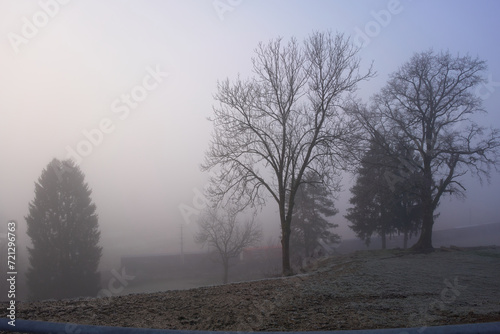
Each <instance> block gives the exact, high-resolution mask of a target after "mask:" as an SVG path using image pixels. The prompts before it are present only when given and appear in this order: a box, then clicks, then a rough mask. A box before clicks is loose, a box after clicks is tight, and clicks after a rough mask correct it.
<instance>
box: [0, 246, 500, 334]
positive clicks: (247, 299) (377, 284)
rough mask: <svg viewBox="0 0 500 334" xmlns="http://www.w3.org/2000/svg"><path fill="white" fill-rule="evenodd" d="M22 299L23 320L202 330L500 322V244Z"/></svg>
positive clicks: (367, 255)
mask: <svg viewBox="0 0 500 334" xmlns="http://www.w3.org/2000/svg"><path fill="white" fill-rule="evenodd" d="M4 306H5V305H2V307H4ZM18 306H19V307H18V310H17V317H18V318H21V319H30V320H45V321H57V322H72V323H80V324H92V325H111V326H125V327H146V328H165V329H192V330H245V331H250V330H251V331H291V330H338V329H369V328H395V327H425V326H435V325H449V324H462V323H473V322H490V321H500V248H498V247H496V248H482V249H467V250H450V249H447V250H438V251H436V252H434V253H431V254H408V253H403V252H400V251H370V252H368V251H366V252H356V253H354V254H350V255H344V256H336V257H331V258H328V259H323V260H320V261H318V262H316V263H315V265H314V267H313V268H310V271H309V272H308V273H306V274H301V275H297V276H293V277H289V278H279V279H269V280H262V281H253V282H242V283H235V284H227V285H220V286H213V287H203V288H197V289H191V290H183V291H167V292H158V293H151V294H135V295H127V296H120V297H111V298H101V299H77V300H63V301H45V302H31V303H28V302H26V303H19V305H18Z"/></svg>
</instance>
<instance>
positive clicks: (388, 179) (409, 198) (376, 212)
mask: <svg viewBox="0 0 500 334" xmlns="http://www.w3.org/2000/svg"><path fill="white" fill-rule="evenodd" d="M394 146H398V145H397V144H395V145H394ZM399 152H400V155H399V157H400V158H403V157H404V159H396V158H393V157H391V156H390V155H388V154H387V148H385V147H383V146H381V145H379V144H377V143H376V142H375V141H373V142H372V143H371V146H370V149H369V150H368V152H367V153H366V154H365V156H364V157H363V160H362V162H361V165H360V168H359V170H358V178H357V180H356V184H355V185H354V186H353V187H352V188H351V192H352V195H353V196H352V197H351V199H350V200H349V202H350V203H351V204H352V205H353V207H351V208H349V209H347V212H348V213H347V215H346V216H345V217H346V218H347V219H348V220H349V221H350V222H351V223H352V225H350V226H349V227H350V228H351V229H352V230H353V231H354V232H355V233H356V235H357V236H358V238H360V239H362V240H364V241H365V243H366V244H367V245H369V244H370V240H371V236H372V235H373V234H374V233H376V234H378V235H379V236H380V238H381V240H382V248H383V249H385V248H386V244H387V236H390V235H393V234H396V233H402V234H404V246H405V248H406V246H407V241H408V238H409V237H411V235H413V234H415V233H417V232H418V230H419V228H420V225H421V206H420V204H419V196H418V195H419V194H418V192H416V191H418V187H417V184H418V182H419V174H418V173H417V172H416V171H415V170H414V169H413V168H412V166H411V165H408V164H404V163H402V161H403V162H407V161H412V159H414V158H411V156H412V153H411V152H405V151H404V150H403V149H401V148H400V149H399Z"/></svg>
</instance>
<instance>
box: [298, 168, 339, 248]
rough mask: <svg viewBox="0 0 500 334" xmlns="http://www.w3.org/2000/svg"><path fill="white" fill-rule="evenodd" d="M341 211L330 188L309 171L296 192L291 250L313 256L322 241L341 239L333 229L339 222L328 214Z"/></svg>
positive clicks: (328, 242)
mask: <svg viewBox="0 0 500 334" xmlns="http://www.w3.org/2000/svg"><path fill="white" fill-rule="evenodd" d="M337 213H338V210H337V209H336V208H335V206H334V203H333V200H332V193H331V191H330V190H329V189H328V188H327V187H326V186H325V185H324V184H321V182H320V180H319V178H317V177H315V175H314V174H313V173H312V172H310V173H308V174H306V176H305V183H303V184H301V185H300V187H299V189H298V191H297V194H296V195H295V211H294V213H293V217H292V225H291V228H292V234H291V236H290V238H291V239H290V245H291V251H292V253H293V254H294V255H302V256H305V257H310V256H312V255H313V252H314V250H315V249H317V247H319V246H321V243H322V242H324V243H327V244H332V243H338V242H339V241H340V236H339V235H338V234H336V233H333V231H332V229H333V228H336V227H337V226H338V225H337V224H334V223H331V222H329V221H328V220H327V219H326V218H327V217H332V216H334V215H335V214H337Z"/></svg>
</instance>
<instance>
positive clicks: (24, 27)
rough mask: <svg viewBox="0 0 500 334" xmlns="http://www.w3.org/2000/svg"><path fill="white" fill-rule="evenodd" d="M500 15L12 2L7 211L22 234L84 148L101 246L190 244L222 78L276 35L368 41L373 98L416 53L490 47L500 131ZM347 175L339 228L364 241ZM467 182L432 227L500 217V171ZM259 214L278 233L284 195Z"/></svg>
mask: <svg viewBox="0 0 500 334" xmlns="http://www.w3.org/2000/svg"><path fill="white" fill-rule="evenodd" d="M499 14H500V2H499V1H494V0H491V1H456V0H454V1H410V0H400V1H396V0H391V1H387V0H386V1H347V0H342V1H305V0H302V1H290V0H286V1H285V0H283V1H277V0H275V1H271V0H265V1H264V0H254V1H250V0H241V1H237V0H232V1H229V0H216V1H213V0H203V1H202V0H198V1H194V0H193V1H186V0H172V1H160V0H156V1H154V0H149V1H148V0H142V1H138V0H108V1H97V0H85V1H83V0H72V1H68V0H65V1H63V0H59V1H57V0H40V1H27V0H1V1H0V113H1V114H0V115H1V122H0V152H1V153H2V164H1V167H0V189H1V193H2V196H1V201H0V221H1V222H3V223H6V222H7V220H9V219H16V220H17V221H18V222H19V229H20V231H21V232H22V231H25V229H26V222H25V220H24V216H26V215H27V213H28V203H29V202H30V201H32V200H33V196H34V182H35V181H36V180H37V179H38V177H39V176H40V174H41V171H42V169H43V168H45V167H46V165H47V164H48V163H49V162H50V161H51V160H52V158H54V157H55V158H58V159H65V158H67V157H68V156H69V155H70V153H69V152H72V151H74V152H77V153H78V151H80V152H83V153H81V154H80V158H79V161H78V163H79V166H80V168H81V169H82V171H83V172H84V173H85V175H86V181H87V182H88V184H89V186H90V188H91V189H92V190H93V194H92V199H93V201H94V202H95V204H96V205H97V208H98V214H99V217H100V220H99V223H100V228H101V231H102V244H103V246H104V247H105V248H104V253H105V255H106V252H107V251H109V250H110V249H115V250H118V251H119V252H122V253H130V252H132V249H133V250H134V251H135V250H137V251H139V252H141V253H165V252H174V251H177V250H178V249H179V233H180V224H181V223H183V222H184V223H185V226H186V228H185V237H186V239H190V240H188V241H189V242H190V241H191V240H192V236H191V233H192V232H193V231H195V229H196V228H195V224H194V216H191V218H193V220H192V221H190V222H189V224H188V222H186V221H185V219H184V218H183V216H182V215H181V213H180V210H179V208H184V209H186V208H193V210H194V209H196V205H194V204H193V200H196V196H195V192H194V190H196V191H200V190H202V189H203V187H204V185H205V184H206V179H207V175H206V174H204V173H202V172H201V171H200V168H199V165H200V163H202V161H203V157H204V152H205V150H206V149H207V148H208V140H209V138H210V132H211V123H210V122H208V121H207V117H209V116H210V115H211V112H212V105H213V104H214V100H213V95H214V94H215V93H216V90H215V89H216V82H217V80H218V79H219V80H222V79H225V78H226V77H229V78H235V77H236V75H237V74H238V73H240V75H241V76H243V77H247V76H248V75H250V74H251V57H252V56H253V50H254V49H255V47H256V46H257V44H258V43H259V42H260V41H263V42H267V41H268V40H269V39H271V38H275V37H278V36H282V37H284V38H286V39H288V38H290V37H297V38H298V39H299V40H302V39H303V38H304V37H306V36H308V35H309V34H310V33H311V32H313V31H315V30H317V31H326V30H331V31H333V32H341V33H344V34H346V35H350V36H352V37H353V39H354V41H355V42H357V43H360V42H364V47H363V48H362V50H361V52H360V57H361V58H362V64H363V66H364V68H365V69H366V68H367V66H368V65H369V64H370V62H371V61H374V69H375V70H376V71H377V72H378V75H377V77H376V78H374V79H372V80H370V81H369V82H367V83H364V84H363V85H362V86H360V90H359V92H358V95H359V96H360V97H362V98H363V99H364V100H365V101H368V99H369V97H370V96H371V95H372V94H374V93H376V92H377V91H378V90H379V89H380V88H381V87H382V86H383V85H384V84H385V82H386V80H387V78H388V75H389V73H391V72H393V71H396V70H397V69H398V67H399V66H400V65H402V64H403V63H404V62H405V61H407V60H408V59H409V58H410V57H411V55H412V54H413V53H414V52H420V51H424V50H428V49H429V48H433V49H435V50H437V51H439V50H449V51H450V52H452V53H453V54H457V53H460V54H467V53H468V54H470V55H472V56H479V57H480V58H481V59H484V60H486V61H487V63H488V72H487V75H488V77H489V78H490V82H489V84H488V85H487V86H486V87H483V89H481V90H480V91H479V93H480V94H481V95H482V96H483V97H484V106H485V108H486V110H487V111H488V112H489V114H488V115H487V116H481V117H479V118H478V122H480V123H482V124H486V125H492V126H495V127H500V115H499V106H500V57H499V55H500V43H499V37H498V33H499V32H500V23H499V20H498V15H499ZM96 129H99V133H102V137H101V136H100V135H99V134H98V132H97V130H96ZM85 133H86V134H87V137H90V138H91V139H92V140H93V141H94V143H91V142H90V140H89V139H88V138H87V137H86V135H85ZM73 157H74V156H73ZM348 181H349V180H348V179H346V182H344V191H343V192H342V193H341V194H339V196H340V200H339V202H338V203H337V206H338V207H339V208H340V214H338V215H337V217H336V218H335V222H337V223H338V224H340V225H341V227H340V228H339V231H340V232H341V233H344V234H345V236H347V237H352V236H353V234H352V232H350V230H349V229H348V228H347V227H346V226H347V222H346V220H345V219H344V218H343V217H342V216H343V214H345V208H346V206H345V204H346V202H347V200H348V198H349V197H350V194H349V191H348V189H349V187H350V185H349V183H348ZM466 184H467V185H468V187H469V192H468V198H467V199H466V200H464V201H460V200H457V199H452V200H451V201H450V200H449V199H446V198H445V199H444V200H443V201H442V205H441V207H440V211H441V212H442V215H441V217H440V218H439V220H438V221H437V223H436V226H435V228H436V229H438V228H444V227H449V226H452V225H467V224H469V223H470V222H472V223H474V222H476V223H488V222H493V221H496V222H498V219H499V218H498V217H500V206H499V204H500V203H499V198H500V196H499V195H500V176H499V175H498V174H493V178H492V184H491V185H489V186H488V185H487V184H485V185H484V186H483V187H479V185H478V182H477V181H466ZM195 204H196V203H195ZM193 212H194V211H193ZM260 221H261V223H262V224H263V226H264V230H265V231H268V232H269V233H275V236H276V237H277V236H278V233H279V232H278V231H279V220H278V218H277V215H276V205H275V203H273V202H272V201H269V206H268V207H267V208H266V209H265V210H264V212H263V213H262V214H261V215H260Z"/></svg>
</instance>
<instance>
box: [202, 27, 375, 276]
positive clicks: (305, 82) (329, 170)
mask: <svg viewBox="0 0 500 334" xmlns="http://www.w3.org/2000/svg"><path fill="white" fill-rule="evenodd" d="M358 51H359V48H356V47H354V46H352V44H351V42H350V40H349V39H347V38H345V37H344V36H342V35H337V36H332V35H331V34H328V33H314V34H312V35H311V36H310V37H309V38H308V39H306V40H305V42H304V44H303V46H301V45H299V43H298V42H297V41H296V40H295V39H292V40H291V41H290V42H289V43H287V44H286V45H284V43H283V42H282V40H281V39H276V40H273V41H271V42H269V43H268V44H262V43H261V44H259V46H258V47H257V49H256V57H255V58H253V70H254V73H255V77H254V78H251V79H248V80H241V79H239V78H238V79H237V80H236V81H235V82H230V81H229V80H226V81H223V82H221V83H219V84H218V93H217V94H216V96H215V98H216V100H217V101H219V102H220V104H219V106H217V107H214V117H213V119H212V121H213V123H214V134H213V136H212V140H211V143H210V147H209V150H208V152H207V154H206V159H205V163H204V164H203V165H202V167H203V170H211V169H215V173H214V174H213V177H212V178H211V187H210V192H209V194H210V195H211V196H212V198H213V199H214V200H215V201H216V202H218V201H223V200H229V199H230V200H236V201H239V202H240V203H242V205H243V206H245V205H263V204H264V203H265V199H266V195H270V196H271V198H273V199H274V200H275V201H276V203H277V204H278V211H279V217H280V225H281V246H282V270H283V275H290V274H291V273H292V270H291V267H290V247H289V246H290V233H291V222H292V214H293V210H294V207H295V197H296V193H297V191H298V189H299V186H300V185H301V184H302V183H304V180H303V178H304V175H305V173H306V172H308V171H313V172H314V173H315V174H316V175H317V176H318V180H320V181H321V182H322V183H324V184H325V185H326V186H328V187H335V186H336V185H337V184H338V182H339V180H338V177H339V168H340V167H341V163H342V162H343V161H344V159H343V158H344V156H345V155H346V153H347V152H348V148H349V146H350V144H351V143H352V142H351V139H350V138H351V135H352V133H353V132H354V131H355V130H356V129H357V124H356V123H354V122H351V120H350V118H349V116H348V115H346V114H345V113H344V110H343V106H344V105H345V99H346V98H347V95H348V94H349V93H352V92H354V91H355V89H356V86H357V84H358V83H359V82H360V81H362V80H365V79H367V78H369V77H371V76H372V72H371V68H370V70H368V72H367V73H366V74H360V73H359V67H360V66H359V64H360V61H359V59H358V58H357V57H356V56H357V53H358ZM216 167H217V168H216Z"/></svg>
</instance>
